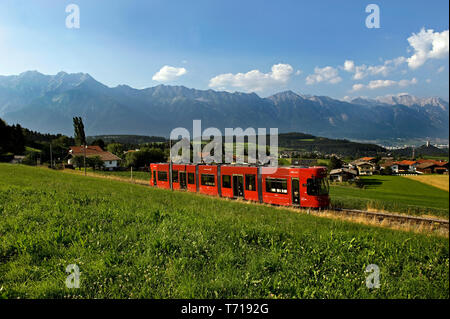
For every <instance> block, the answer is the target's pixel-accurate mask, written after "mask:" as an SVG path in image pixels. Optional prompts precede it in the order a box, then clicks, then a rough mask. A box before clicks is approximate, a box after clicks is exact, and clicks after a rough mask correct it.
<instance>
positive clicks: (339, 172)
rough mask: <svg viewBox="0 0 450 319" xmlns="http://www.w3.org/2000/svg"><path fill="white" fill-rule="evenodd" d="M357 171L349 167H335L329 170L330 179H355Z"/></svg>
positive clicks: (337, 180) (338, 180) (339, 180)
mask: <svg viewBox="0 0 450 319" xmlns="http://www.w3.org/2000/svg"><path fill="white" fill-rule="evenodd" d="M357 176H358V172H357V171H355V170H354V169H349V168H336V169H332V170H331V171H330V181H332V182H347V181H353V180H355V179H357V178H358V177H357Z"/></svg>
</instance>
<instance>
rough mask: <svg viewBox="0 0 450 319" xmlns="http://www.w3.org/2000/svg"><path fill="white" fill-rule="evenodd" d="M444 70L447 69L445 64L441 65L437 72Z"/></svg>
mask: <svg viewBox="0 0 450 319" xmlns="http://www.w3.org/2000/svg"><path fill="white" fill-rule="evenodd" d="M444 70H445V66H441V67H440V68H439V69H438V70H437V72H438V73H441V72H444Z"/></svg>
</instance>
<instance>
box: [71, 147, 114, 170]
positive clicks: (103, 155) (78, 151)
mask: <svg viewBox="0 0 450 319" xmlns="http://www.w3.org/2000/svg"><path fill="white" fill-rule="evenodd" d="M85 152H86V157H94V156H98V157H100V159H101V160H102V161H103V162H104V165H105V168H106V169H108V170H114V169H116V168H117V167H119V162H120V160H121V159H120V157H118V156H116V155H114V154H112V153H110V152H106V151H104V150H102V148H101V147H100V146H97V145H91V146H86V150H84V149H83V146H71V147H70V149H69V160H68V161H67V163H68V164H69V165H73V164H74V163H73V158H74V157H75V156H84V154H85Z"/></svg>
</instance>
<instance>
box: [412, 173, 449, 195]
mask: <svg viewBox="0 0 450 319" xmlns="http://www.w3.org/2000/svg"><path fill="white" fill-rule="evenodd" d="M407 177H408V178H410V179H412V180H415V181H418V182H421V183H425V184H427V185H431V186H434V187H437V188H439V189H443V190H445V191H447V192H448V186H449V185H448V183H449V178H448V175H410V176H407Z"/></svg>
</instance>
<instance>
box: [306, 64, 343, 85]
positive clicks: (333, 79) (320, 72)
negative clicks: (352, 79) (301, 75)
mask: <svg viewBox="0 0 450 319" xmlns="http://www.w3.org/2000/svg"><path fill="white" fill-rule="evenodd" d="M341 81H342V78H341V77H340V76H339V73H338V70H337V69H335V68H333V67H331V66H326V67H324V68H319V67H316V68H314V74H310V75H308V76H307V77H306V84H310V85H311V84H316V83H320V82H328V83H331V84H336V83H339V82H341Z"/></svg>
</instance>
